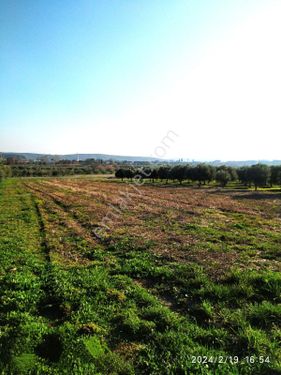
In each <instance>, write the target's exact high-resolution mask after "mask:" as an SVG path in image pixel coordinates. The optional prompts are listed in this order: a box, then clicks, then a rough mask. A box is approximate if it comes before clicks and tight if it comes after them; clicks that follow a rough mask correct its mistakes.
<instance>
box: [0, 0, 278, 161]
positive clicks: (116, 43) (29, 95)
mask: <svg viewBox="0 0 281 375" xmlns="http://www.w3.org/2000/svg"><path fill="white" fill-rule="evenodd" d="M280 19H281V4H280V2H279V1H277V0H276V1H274V0H247V1H246V0H228V1H227V0H213V1H209V0H182V1H180V0H173V1H171V0H150V1H148V0H136V1H129V0H126V1H125V0H124V1H121V0H119V1H118V0H116V1H113V0H111V1H106V0H103V1H94V0H92V1H89V0H80V1H73V0H68V1H48V2H44V1H37V0H36V1H35V0H28V1H23V0H17V1H16V0H9V1H7V2H4V1H3V2H0V50H1V60H0V69H1V75H0V88H1V89H0V90H1V91H0V151H17V152H20V151H21V152H25V151H27V152H42V153H58V154H59V153H60V154H62V153H76V152H79V153H110V154H123V155H124V154H126V155H153V154H154V153H155V149H156V148H157V147H158V146H159V144H161V141H162V139H163V137H165V135H166V134H167V132H169V131H173V132H175V133H176V134H177V135H178V136H177V138H176V141H175V142H173V143H171V144H170V145H169V147H167V150H166V151H167V154H166V155H165V157H171V158H190V159H201V160H203V159H207V160H209V159H222V160H227V159H237V160H239V159H263V158H266V159H277V158H278V159H281V154H280V152H279V150H280V147H278V146H279V143H278V137H279V136H280V134H279V132H280V131H279V129H280V122H281V114H280V99H281V94H280V87H281V74H280V66H281V53H280V40H279V39H280V35H281V26H280Z"/></svg>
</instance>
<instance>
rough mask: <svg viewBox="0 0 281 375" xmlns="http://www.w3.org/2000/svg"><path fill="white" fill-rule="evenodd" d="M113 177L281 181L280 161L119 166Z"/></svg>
mask: <svg viewBox="0 0 281 375" xmlns="http://www.w3.org/2000/svg"><path fill="white" fill-rule="evenodd" d="M115 177H116V178H121V179H122V180H124V179H130V180H133V179H134V178H135V179H140V180H150V181H151V182H154V181H155V180H160V181H161V182H163V181H166V183H168V182H169V181H177V182H179V183H180V184H182V182H183V181H190V182H192V183H197V184H198V185H199V186H201V185H205V184H206V183H210V182H212V181H216V182H217V183H218V184H219V185H220V186H222V187H225V186H226V185H227V184H228V183H230V182H240V183H241V184H242V185H244V186H247V187H251V186H254V187H255V189H257V188H258V187H268V186H271V187H272V186H273V185H281V165H278V166H271V167H270V166H267V165H265V164H255V165H252V166H250V167H241V168H234V167H229V166H219V167H214V166H211V165H208V164H198V165H196V166H193V165H188V164H186V165H182V164H180V165H175V166H161V167H159V168H142V169H133V168H119V169H117V170H116V172H115Z"/></svg>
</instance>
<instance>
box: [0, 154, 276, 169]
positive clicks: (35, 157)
mask: <svg viewBox="0 0 281 375" xmlns="http://www.w3.org/2000/svg"><path fill="white" fill-rule="evenodd" d="M1 155H2V156H3V157H4V158H8V157H20V158H23V159H26V160H30V161H36V160H42V159H45V160H47V161H52V160H57V161H59V160H77V159H78V158H79V160H81V161H84V160H87V159H98V160H105V161H106V160H112V161H116V162H118V161H120V162H121V161H128V162H138V161H139V162H157V161H158V162H161V161H162V162H172V163H175V162H177V160H163V159H158V158H152V157H148V156H123V155H107V154H68V155H51V154H35V153H28V152H27V153H26V152H23V153H18V152H2V153H1V152H0V157H1ZM182 160H183V159H181V161H180V162H182ZM184 163H190V164H198V163H203V162H202V161H200V162H199V161H196V160H192V161H191V160H189V161H187V162H184ZM205 163H207V164H210V165H213V166H220V165H227V166H230V167H243V166H250V165H253V164H258V163H261V164H267V165H281V160H242V161H235V160H233V161H221V160H213V161H209V160H208V161H207V160H206V161H205Z"/></svg>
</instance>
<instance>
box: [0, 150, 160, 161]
mask: <svg viewBox="0 0 281 375" xmlns="http://www.w3.org/2000/svg"><path fill="white" fill-rule="evenodd" d="M1 155H2V156H3V157H4V158H8V157H19V158H22V159H26V160H32V161H36V160H42V159H47V160H50V161H51V160H77V159H78V158H79V160H81V161H83V160H87V159H98V160H113V161H146V162H153V161H158V160H160V159H157V158H152V157H147V156H122V155H106V154H69V155H51V154H34V153H25V152H23V153H18V152H2V153H1V152H0V156H1Z"/></svg>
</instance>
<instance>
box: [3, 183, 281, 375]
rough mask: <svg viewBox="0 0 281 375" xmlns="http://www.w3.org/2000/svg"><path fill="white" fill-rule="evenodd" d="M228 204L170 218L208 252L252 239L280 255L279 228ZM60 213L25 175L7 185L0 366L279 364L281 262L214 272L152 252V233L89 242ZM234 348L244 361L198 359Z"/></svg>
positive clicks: (179, 369) (166, 370)
mask: <svg viewBox="0 0 281 375" xmlns="http://www.w3.org/2000/svg"><path fill="white" fill-rule="evenodd" d="M209 214H210V212H209V213H208V211H207V212H206V213H205V216H204V219H206V218H207V217H208V215H209ZM84 215H85V214H84ZM227 215H228V216H229V218H230V219H231V220H230V221H229V222H225V221H223V220H222V221H218V222H215V223H213V224H212V225H210V226H204V225H203V224H202V223H201V222H200V219H198V221H197V222H193V223H189V224H187V223H185V224H184V225H182V226H181V225H179V226H176V224H175V227H174V229H175V230H178V231H179V232H180V233H185V232H186V231H188V232H189V233H191V234H193V235H194V236H195V237H196V238H197V239H198V243H199V244H200V246H202V247H203V248H204V246H205V247H206V248H207V249H212V251H223V250H222V244H224V243H226V244H227V248H228V249H230V250H233V249H238V250H239V251H241V252H243V251H245V244H246V245H247V248H248V250H249V249H250V250H252V251H256V250H260V249H263V251H264V252H265V256H269V257H270V254H271V256H273V258H274V259H276V256H275V255H276V252H277V250H278V241H279V240H280V237H278V233H276V232H274V231H271V230H270V229H263V230H262V231H259V230H258V225H259V224H258V223H259V222H260V220H261V219H260V218H255V217H252V218H251V219H250V218H249V217H246V215H243V214H239V215H240V216H239V215H238V214H235V213H228V214H227ZM65 220H67V219H66V218H65V217H63V216H61V214H60V211H59V210H58V209H57V208H56V207H55V206H54V205H53V204H51V203H50V202H49V203H48V202H45V201H44V200H40V199H38V198H36V197H35V196H34V195H33V194H32V193H31V192H30V191H29V190H28V189H27V188H26V187H25V186H24V184H23V183H22V181H20V180H16V179H11V180H6V181H4V182H3V183H2V184H1V185H0V224H1V225H0V288H1V296H0V302H1V303H0V373H1V374H7V375H8V374H15V375H17V374H18V375H24V374H38V375H39V374H40V375H41V374H74V375H76V374H77V375H78V374H79V375H80V374H91V375H92V374H155V375H156V374H167V375H168V374H169V375H170V374H278V373H281V367H280V361H281V352H280V342H281V330H280V322H281V310H280V303H281V301H280V296H281V276H280V273H278V272H276V271H274V270H271V269H248V270H247V271H246V272H245V270H244V269H241V268H240V267H237V268H233V267H232V268H231V269H228V270H227V272H225V273H224V274H222V275H221V277H220V278H214V277H212V274H209V273H208V272H207V270H206V269H205V268H204V267H202V266H201V265H198V264H196V263H195V262H189V263H186V262H185V263H184V262H178V261H175V260H169V259H165V258H164V257H161V256H160V255H156V254H154V253H153V252H152V251H151V249H153V246H154V243H153V241H150V240H146V241H143V242H142V243H138V242H137V241H135V239H134V237H131V236H129V235H127V236H125V235H124V236H122V238H118V239H115V240H114V241H113V242H112V243H111V245H102V244H101V245H94V244H93V243H91V242H90V241H88V240H87V239H85V238H83V236H82V235H80V236H79V235H77V233H76V234H75V231H74V229H73V228H72V227H71V226H67V225H66V223H65ZM83 220H84V216H83ZM236 233H239V235H238V236H237V235H236ZM222 236H224V237H223V238H222ZM198 243H197V245H196V246H198ZM243 243H244V245H243ZM279 244H280V243H279ZM258 245H259V246H258ZM212 246H213V247H212ZM243 246H244V247H243ZM76 256H77V257H79V256H80V257H81V261H75V257H76ZM79 259H80V258H79ZM246 259H247V257H246ZM82 260H83V261H85V262H83V261H82ZM235 355H237V356H239V358H240V361H239V363H238V364H231V363H230V362H229V361H227V362H226V363H212V361H211V360H210V361H209V362H208V363H207V365H206V364H202V363H198V361H196V362H195V363H193V362H194V361H193V356H194V357H196V358H198V357H199V356H208V358H209V359H210V358H212V357H213V358H218V357H219V356H222V357H224V358H226V357H227V356H235ZM247 356H254V357H255V359H256V360H255V363H247V361H246V360H245V361H242V359H243V358H246V357H247ZM264 357H265V358H267V357H269V363H267V362H264V363H260V361H259V360H258V359H260V358H264Z"/></svg>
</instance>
